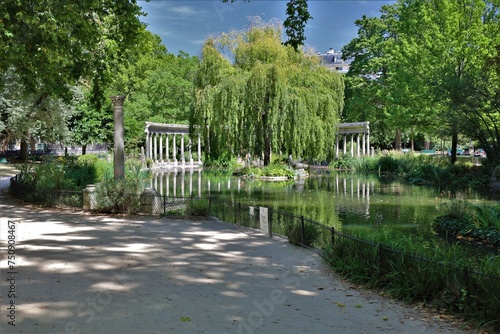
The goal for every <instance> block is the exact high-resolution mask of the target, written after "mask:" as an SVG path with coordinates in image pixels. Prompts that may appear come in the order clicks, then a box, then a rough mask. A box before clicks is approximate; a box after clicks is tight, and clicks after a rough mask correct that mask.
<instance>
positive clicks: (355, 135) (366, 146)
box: [335, 122, 374, 158]
mask: <svg viewBox="0 0 500 334" xmlns="http://www.w3.org/2000/svg"><path fill="white" fill-rule="evenodd" d="M341 136H342V138H343V147H342V149H343V154H344V155H346V154H347V146H348V145H347V137H349V138H350V142H351V143H350V155H351V157H354V156H355V153H354V149H355V148H356V156H357V157H359V156H360V155H370V154H371V155H373V154H374V150H373V148H370V122H356V123H341V124H339V125H338V131H337V139H336V146H335V148H336V152H335V155H336V157H337V158H338V157H339V150H340V145H339V140H340V137H341ZM354 139H356V143H355V142H354ZM360 141H361V143H360Z"/></svg>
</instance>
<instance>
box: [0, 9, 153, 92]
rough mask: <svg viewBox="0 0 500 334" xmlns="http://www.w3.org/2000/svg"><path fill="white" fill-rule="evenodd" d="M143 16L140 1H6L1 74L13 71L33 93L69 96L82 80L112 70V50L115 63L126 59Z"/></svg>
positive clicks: (1, 13) (2, 11)
mask: <svg viewBox="0 0 500 334" xmlns="http://www.w3.org/2000/svg"><path fill="white" fill-rule="evenodd" d="M139 15H141V11H140V7H139V6H138V5H137V3H136V2H135V1H127V2H116V1H109V0H105V1H102V0H91V1H86V2H83V3H82V2H81V1H76V0H68V1H64V2H62V3H61V2H57V1H56V2H54V1H38V2H36V3H31V2H27V1H6V2H3V3H2V6H1V7H0V17H1V18H2V21H1V27H2V34H0V40H1V43H0V72H2V73H5V72H6V70H7V69H8V68H11V69H13V70H14V71H15V73H16V75H18V77H19V78H20V80H21V82H22V83H23V85H24V86H25V89H26V91H27V92H28V93H35V94H42V93H50V94H51V95H55V96H57V97H67V96H68V88H69V87H70V86H71V85H75V84H76V82H77V81H78V80H80V79H82V78H89V77H92V76H96V75H98V76H102V75H104V72H106V71H107V70H109V67H108V66H110V63H111V60H110V58H111V57H109V58H108V57H107V56H110V55H109V51H110V50H109V49H110V48H113V47H114V53H113V57H112V58H114V59H116V58H120V57H121V56H124V55H126V53H127V51H128V50H129V47H130V46H131V45H133V44H135V42H136V38H137V32H138V31H140V30H141V29H143V25H142V24H141V22H140V20H139ZM28 31H29V34H28V33H26V32H28ZM118 43H119V44H120V48H118V47H117V44H118ZM105 48H108V49H107V50H104V49H105ZM104 51H108V53H107V54H106V53H105V52H104ZM38 65H43V66H38Z"/></svg>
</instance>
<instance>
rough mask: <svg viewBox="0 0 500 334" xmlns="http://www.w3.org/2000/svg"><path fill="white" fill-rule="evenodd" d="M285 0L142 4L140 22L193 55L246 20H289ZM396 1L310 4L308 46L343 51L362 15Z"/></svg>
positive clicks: (315, 0) (174, 48)
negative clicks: (213, 37)
mask: <svg viewBox="0 0 500 334" xmlns="http://www.w3.org/2000/svg"><path fill="white" fill-rule="evenodd" d="M286 3H287V1H286V0H274V1H269V0H267V1H266V0H251V1H250V2H244V1H243V0H236V1H235V2H234V3H222V0H197V1H192V0H151V1H150V2H145V1H139V5H140V6H141V7H142V9H143V11H144V12H146V13H147V16H146V17H143V18H142V21H143V22H145V23H147V24H148V29H149V30H150V31H151V32H153V33H155V34H157V35H159V36H160V37H161V39H162V41H163V44H164V45H165V46H166V47H167V49H168V51H169V52H170V53H173V54H178V52H179V51H180V50H182V51H185V52H187V53H189V54H190V55H198V54H199V53H200V50H201V47H202V45H203V42H204V41H205V40H206V38H207V37H208V36H210V35H217V34H220V33H222V32H229V31H231V30H232V29H237V30H242V29H244V28H245V27H246V26H248V24H249V19H248V17H252V16H260V17H261V18H262V19H263V20H264V21H269V20H271V19H278V20H280V21H281V22H283V21H284V20H285V19H286V14H285V11H286ZM394 3H396V1H389V0H380V1H378V0H367V1H356V0H354V1H353V0H350V1H341V0H309V12H310V14H311V15H312V17H313V19H312V20H310V21H309V22H308V24H307V27H306V31H305V33H306V38H307V40H306V44H307V45H308V46H311V47H313V48H314V49H315V50H316V51H318V52H325V51H327V50H328V49H329V48H334V49H335V50H339V49H341V48H342V47H343V46H344V45H345V44H347V43H348V42H349V41H350V40H351V39H353V38H354V37H356V34H357V28H356V25H355V24H354V21H355V20H356V19H358V18H361V17H362V16H363V15H367V16H378V15H379V14H380V8H381V6H382V5H384V4H394Z"/></svg>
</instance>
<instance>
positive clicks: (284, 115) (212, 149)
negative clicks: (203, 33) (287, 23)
mask: <svg viewBox="0 0 500 334" xmlns="http://www.w3.org/2000/svg"><path fill="white" fill-rule="evenodd" d="M281 35H282V31H281V27H280V25H279V24H276V23H273V22H270V23H266V24H264V23H262V22H261V21H260V20H259V21H257V22H253V24H252V25H251V27H250V28H249V29H248V30H245V31H233V32H231V33H228V34H223V35H221V36H219V37H217V38H209V39H208V40H207V41H206V42H205V44H204V46H203V49H202V55H201V63H200V66H199V69H198V71H197V73H196V76H195V89H194V103H193V107H192V111H191V122H190V123H191V131H197V130H196V129H199V130H200V131H201V133H202V136H203V141H204V146H205V150H204V152H205V154H206V156H205V158H206V159H209V160H218V159H224V158H229V157H231V156H234V155H237V154H246V153H250V154H253V155H256V156H259V157H263V160H264V164H265V165H268V164H269V163H270V161H271V153H272V152H282V153H286V154H292V155H294V156H300V157H303V158H306V159H309V160H324V159H329V158H331V157H333V154H334V138H335V134H336V129H337V124H338V122H339V115H340V112H341V110H342V108H343V97H344V82H343V78H342V76H341V75H340V74H338V73H335V72H331V71H329V70H328V69H326V68H325V67H323V66H321V64H320V61H319V58H318V57H317V56H315V55H314V54H312V53H310V54H307V53H304V52H302V51H299V52H297V51H295V50H294V49H293V48H292V47H290V46H285V45H283V44H282V41H281Z"/></svg>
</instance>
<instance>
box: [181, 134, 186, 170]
mask: <svg viewBox="0 0 500 334" xmlns="http://www.w3.org/2000/svg"><path fill="white" fill-rule="evenodd" d="M184 164H185V159H184V134H181V165H183V166H184Z"/></svg>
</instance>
